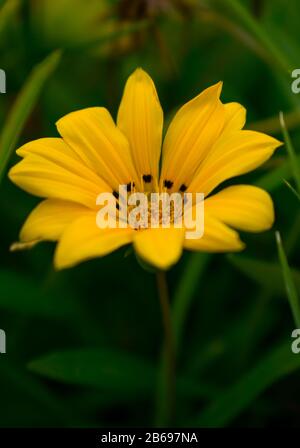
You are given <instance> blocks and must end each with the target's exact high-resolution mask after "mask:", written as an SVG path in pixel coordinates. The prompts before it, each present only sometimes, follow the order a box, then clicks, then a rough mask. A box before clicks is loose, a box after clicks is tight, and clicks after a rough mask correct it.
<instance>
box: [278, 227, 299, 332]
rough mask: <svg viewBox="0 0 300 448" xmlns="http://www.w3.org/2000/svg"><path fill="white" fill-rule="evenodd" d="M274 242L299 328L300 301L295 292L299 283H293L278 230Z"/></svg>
mask: <svg viewBox="0 0 300 448" xmlns="http://www.w3.org/2000/svg"><path fill="white" fill-rule="evenodd" d="M276 242H277V248H278V256H279V260H280V264H281V269H282V275H283V279H284V283H285V288H286V292H287V296H288V299H289V302H290V306H291V309H292V313H293V316H294V320H295V323H296V325H297V328H300V301H299V296H298V293H297V286H298V288H299V285H296V283H295V279H294V276H293V274H292V271H291V269H290V267H289V264H288V261H287V258H286V255H285V251H284V248H283V245H282V241H281V236H280V233H279V232H276Z"/></svg>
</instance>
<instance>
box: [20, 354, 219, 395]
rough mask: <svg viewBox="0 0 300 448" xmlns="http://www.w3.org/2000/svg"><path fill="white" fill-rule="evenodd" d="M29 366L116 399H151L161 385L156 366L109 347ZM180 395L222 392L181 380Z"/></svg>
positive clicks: (51, 356)
mask: <svg viewBox="0 0 300 448" xmlns="http://www.w3.org/2000/svg"><path fill="white" fill-rule="evenodd" d="M28 367H29V369H30V370H32V371H33V372H36V373H38V374H40V375H43V376H45V377H47V378H51V379H53V380H56V381H60V382H63V383H67V384H73V385H77V386H84V387H94V388H96V389H100V390H105V391H106V392H109V393H110V395H111V399H112V400H114V399H115V397H116V396H118V397H120V398H122V397H124V395H125V396H127V397H128V399H134V398H139V397H141V396H150V395H152V394H153V392H154V389H155V386H156V383H157V370H156V368H155V366H154V365H152V364H151V363H149V362H147V361H146V360H142V359H140V358H138V357H136V356H134V355H130V354H128V353H124V352H118V351H117V350H112V349H107V348H84V349H78V350H77V349H73V350H66V351H61V352H55V353H51V354H48V355H45V356H43V357H41V358H39V359H37V360H33V361H31V362H30V363H29V365H28ZM178 392H179V393H181V394H184V395H186V396H191V397H200V398H203V397H206V398H207V397H212V396H215V395H216V394H217V392H218V391H217V390H216V389H215V388H214V387H212V386H211V385H210V384H198V383H196V382H193V381H191V380H190V379H189V378H179V379H178ZM121 395H122V397H121Z"/></svg>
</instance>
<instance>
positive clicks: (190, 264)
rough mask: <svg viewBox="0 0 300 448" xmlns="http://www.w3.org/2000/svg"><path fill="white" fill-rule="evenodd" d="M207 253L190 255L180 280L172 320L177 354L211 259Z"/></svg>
mask: <svg viewBox="0 0 300 448" xmlns="http://www.w3.org/2000/svg"><path fill="white" fill-rule="evenodd" d="M210 258H211V256H210V255H209V254H206V253H201V252H200V253H193V254H191V255H190V257H189V259H188V261H187V265H186V267H185V270H184V272H183V274H182V278H181V279H180V281H179V284H178V287H177V288H176V293H175V297H174V305H173V309H172V320H173V329H174V342H175V355H176V357H177V354H178V353H179V351H180V348H181V347H180V346H181V340H182V335H183V330H184V327H185V322H186V319H187V316H188V313H189V310H190V307H191V303H192V300H193V298H194V295H195V292H196V290H197V287H198V284H199V280H200V278H201V276H202V274H203V272H204V270H205V268H206V266H207V264H208V262H209V260H210Z"/></svg>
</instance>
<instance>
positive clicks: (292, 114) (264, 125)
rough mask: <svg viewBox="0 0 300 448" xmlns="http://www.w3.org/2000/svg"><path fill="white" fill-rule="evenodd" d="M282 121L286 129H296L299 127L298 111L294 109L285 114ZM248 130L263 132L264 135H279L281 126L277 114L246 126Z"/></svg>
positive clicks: (299, 115)
mask: <svg viewBox="0 0 300 448" xmlns="http://www.w3.org/2000/svg"><path fill="white" fill-rule="evenodd" d="M284 121H285V125H286V128H287V129H289V130H292V129H296V128H298V127H299V125H300V112H299V110H297V109H296V110H291V111H289V112H285V114H284ZM248 129H253V130H254V131H259V132H265V133H266V134H279V133H280V132H281V125H280V120H279V117H278V114H276V115H274V116H273V117H269V118H265V119H263V120H259V121H255V122H253V123H250V124H249V125H248Z"/></svg>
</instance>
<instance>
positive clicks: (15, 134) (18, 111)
mask: <svg viewBox="0 0 300 448" xmlns="http://www.w3.org/2000/svg"><path fill="white" fill-rule="evenodd" d="M60 57H61V52H60V51H55V52H53V53H52V54H50V56H48V57H47V58H46V59H45V60H44V61H43V62H41V63H40V64H38V65H37V66H36V67H34V69H33V71H32V72H31V74H30V75H29V78H28V79H27V81H26V82H25V84H24V86H23V88H22V90H21V92H20V93H19V96H18V98H17V100H16V102H15V103H14V105H13V107H12V109H11V111H10V114H9V116H8V118H7V121H6V123H5V124H4V128H3V130H2V133H1V137H0V182H1V180H2V179H3V176H4V174H5V172H6V168H7V165H8V162H9V159H10V157H11V155H12V152H13V150H14V148H15V145H16V143H17V141H18V138H19V136H20V134H21V132H22V129H23V127H24V125H25V123H26V120H27V118H28V116H29V115H30V113H31V111H32V109H33V108H34V106H35V104H36V101H37V99H38V96H39V94H40V92H41V90H42V88H43V86H44V85H45V83H46V81H47V80H48V79H49V77H50V76H51V74H52V73H53V71H54V70H55V68H56V67H57V64H58V62H59V60H60Z"/></svg>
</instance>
